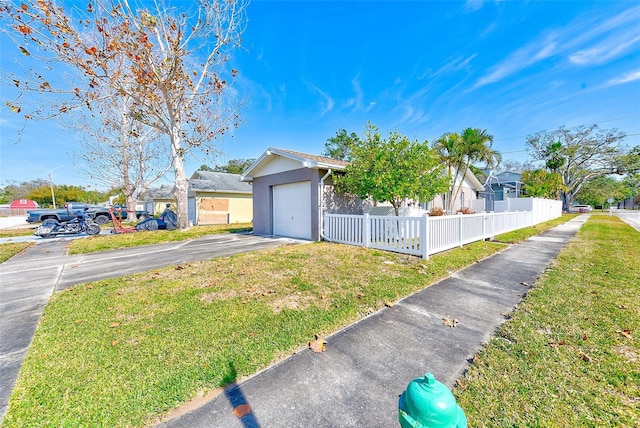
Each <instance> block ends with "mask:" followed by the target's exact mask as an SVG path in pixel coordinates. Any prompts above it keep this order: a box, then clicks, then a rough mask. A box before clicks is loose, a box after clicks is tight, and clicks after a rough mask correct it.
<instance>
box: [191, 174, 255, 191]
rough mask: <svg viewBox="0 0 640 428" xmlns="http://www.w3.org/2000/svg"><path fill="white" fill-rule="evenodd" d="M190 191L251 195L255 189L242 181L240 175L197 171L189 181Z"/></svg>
mask: <svg viewBox="0 0 640 428" xmlns="http://www.w3.org/2000/svg"><path fill="white" fill-rule="evenodd" d="M189 191H190V192H194V191H199V192H225V193H248V194H250V193H252V191H253V187H252V186H251V184H249V183H245V182H242V181H240V174H228V173H226V172H211V171H196V172H194V173H193V175H192V176H191V179H189Z"/></svg>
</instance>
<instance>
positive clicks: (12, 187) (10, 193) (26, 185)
mask: <svg viewBox="0 0 640 428" xmlns="http://www.w3.org/2000/svg"><path fill="white" fill-rule="evenodd" d="M49 186H50V183H49V181H48V180H45V179H36V180H30V181H21V182H19V183H18V182H15V181H11V182H9V184H7V185H6V186H4V188H3V190H2V193H3V198H4V201H6V202H4V203H10V202H12V201H15V200H16V199H29V194H30V193H31V191H32V190H33V189H37V188H39V187H47V188H49V199H51V189H50V187H49ZM36 202H37V201H36Z"/></svg>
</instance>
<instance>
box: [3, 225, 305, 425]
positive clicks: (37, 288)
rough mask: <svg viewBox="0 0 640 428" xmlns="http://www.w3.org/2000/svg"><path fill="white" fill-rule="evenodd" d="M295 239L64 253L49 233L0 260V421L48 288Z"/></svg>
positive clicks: (231, 237)
mask: <svg viewBox="0 0 640 428" xmlns="http://www.w3.org/2000/svg"><path fill="white" fill-rule="evenodd" d="M300 242H305V241H296V240H292V239H288V238H274V237H262V236H254V235H247V234H221V235H210V236H206V237H202V238H198V239H193V240H190V241H179V242H171V243H166V244H158V245H147V246H142V247H134V248H127V249H122V250H111V251H104V252H100V253H93V254H83V255H76V256H69V255H67V245H68V242H67V240H65V239H54V240H46V241H39V242H38V244H37V245H36V246H34V247H31V248H28V249H26V250H25V251H24V252H22V253H20V254H18V255H16V256H15V257H13V258H11V259H9V260H7V261H6V262H4V263H2V264H0V338H1V340H0V422H1V421H2V417H3V416H4V414H5V413H6V411H7V406H8V402H9V397H10V395H11V391H12V389H13V385H14V384H15V381H16V379H17V377H18V372H19V370H20V366H21V365H22V361H23V359H24V357H25V355H26V352H27V349H28V347H29V344H30V343H31V339H32V338H33V334H34V332H35V329H36V326H37V325H38V321H39V320H40V316H41V315H42V311H43V309H44V307H45V305H46V303H47V301H48V300H49V297H50V296H51V295H52V294H53V292H54V291H59V290H63V289H65V288H67V287H70V286H72V285H75V284H80V283H84V282H91V281H97V280H101V279H105V278H115V277H120V276H124V275H128V274H132V273H137V272H145V271H149V270H152V269H156V268H161V267H166V266H175V265H179V264H183V263H187V262H195V261H202V260H210V259H213V258H218V257H226V256H231V255H234V254H240V253H246V252H252V251H258V250H263V249H268V248H275V247H279V246H282V245H289V244H295V243H300Z"/></svg>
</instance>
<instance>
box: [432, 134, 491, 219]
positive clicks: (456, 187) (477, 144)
mask: <svg viewBox="0 0 640 428" xmlns="http://www.w3.org/2000/svg"><path fill="white" fill-rule="evenodd" d="M492 144H493V136H492V135H489V134H488V133H487V131H486V130H481V129H477V128H467V129H465V130H464V131H462V133H461V134H459V133H457V132H449V133H445V134H444V135H442V136H441V137H440V138H438V139H437V140H436V141H434V142H433V144H432V147H433V148H434V149H435V150H436V151H437V152H438V154H439V155H440V159H441V161H442V163H443V164H444V165H445V166H446V168H447V173H448V174H449V177H450V183H449V190H448V192H446V193H445V195H444V200H445V210H447V211H449V212H452V211H453V207H454V204H455V201H456V199H457V197H458V194H459V193H460V189H461V188H462V184H463V182H464V177H465V175H466V174H467V171H468V170H469V169H470V167H471V165H472V164H478V165H481V166H483V167H484V168H486V169H493V168H495V167H496V166H497V165H498V164H499V163H500V160H501V158H502V157H501V156H500V153H498V152H497V151H495V150H493V149H491V145H492Z"/></svg>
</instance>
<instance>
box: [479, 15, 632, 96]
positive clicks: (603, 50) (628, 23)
mask: <svg viewBox="0 0 640 428" xmlns="http://www.w3.org/2000/svg"><path fill="white" fill-rule="evenodd" d="M638 19H640V6H636V7H632V8H629V9H626V10H624V11H622V12H620V13H618V14H616V15H614V16H612V17H611V18H608V19H603V17H601V16H595V17H591V18H586V17H578V18H577V19H576V20H575V21H573V22H572V23H570V24H568V25H567V26H566V27H564V28H560V29H556V30H553V31H550V32H548V33H547V35H546V36H545V37H544V38H541V39H538V40H534V41H532V42H530V43H529V44H527V45H525V46H523V47H521V48H519V49H517V50H516V51H514V52H512V53H511V54H509V55H508V56H507V57H506V58H505V59H504V60H502V61H501V62H499V63H498V64H496V65H495V66H494V67H493V68H491V69H490V70H489V72H488V73H487V74H485V75H484V76H482V77H480V79H478V81H477V82H476V84H475V86H474V89H477V88H479V87H482V86H484V85H487V84H490V83H494V82H498V81H500V80H502V79H505V78H507V77H509V76H511V75H513V74H515V73H517V72H519V71H521V70H523V69H525V68H528V67H530V66H532V65H534V64H536V63H538V62H540V61H543V60H545V59H548V58H551V57H554V56H557V55H563V54H569V61H570V62H571V63H573V64H576V65H581V66H582V65H591V64H604V63H607V62H610V61H611V60H613V59H615V58H617V57H619V56H621V55H624V54H625V53H627V52H629V51H631V50H632V48H633V46H634V45H636V44H637V43H638V41H640V35H638V27H637V22H638ZM593 41H595V42H596V44H595V45H590V46H589V43H591V42H593Z"/></svg>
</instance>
